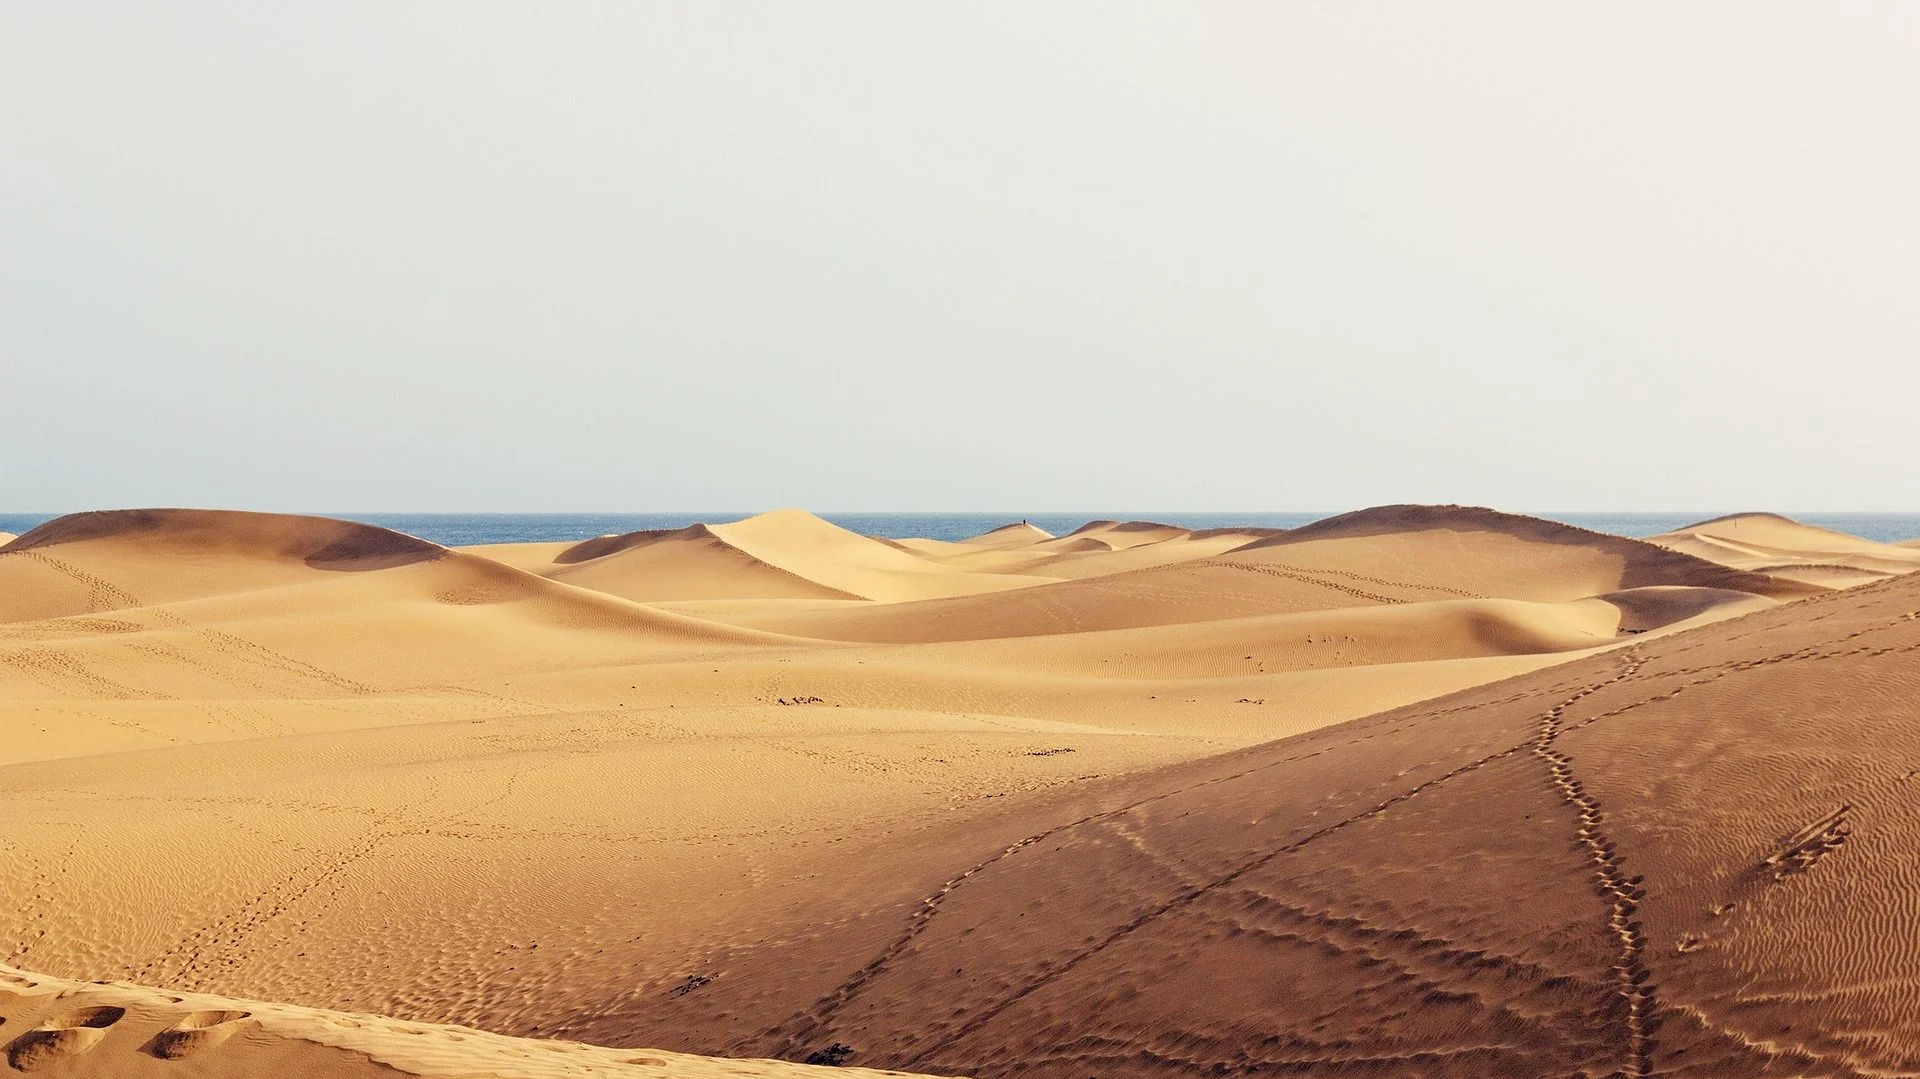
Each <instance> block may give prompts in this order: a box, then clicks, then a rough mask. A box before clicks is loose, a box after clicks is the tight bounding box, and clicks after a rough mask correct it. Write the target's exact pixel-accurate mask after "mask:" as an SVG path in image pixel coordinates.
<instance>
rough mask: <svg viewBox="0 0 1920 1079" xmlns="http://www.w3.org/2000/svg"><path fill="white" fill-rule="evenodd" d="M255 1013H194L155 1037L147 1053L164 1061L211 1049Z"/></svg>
mask: <svg viewBox="0 0 1920 1079" xmlns="http://www.w3.org/2000/svg"><path fill="white" fill-rule="evenodd" d="M252 1014H253V1013H252V1012H227V1011H202V1012H191V1013H189V1014H187V1015H185V1016H183V1017H181V1019H180V1021H179V1022H177V1023H175V1024H173V1025H172V1026H170V1027H168V1028H167V1029H165V1030H163V1031H161V1032H160V1033H158V1034H155V1035H154V1036H153V1041H151V1042H149V1043H147V1051H148V1052H149V1053H152V1054H153V1055H154V1056H157V1057H159V1058H160V1059H162V1060H179V1059H180V1058H182V1057H186V1056H192V1055H193V1054H195V1053H198V1052H200V1051H201V1050H203V1049H211V1048H213V1047H214V1046H216V1045H219V1044H220V1043H221V1042H223V1041H226V1040H227V1039H228V1038H231V1037H233V1036H234V1035H235V1034H237V1033H239V1031H240V1028H241V1026H243V1025H244V1024H245V1022H246V1019H247V1017H248V1016H250V1015H252Z"/></svg>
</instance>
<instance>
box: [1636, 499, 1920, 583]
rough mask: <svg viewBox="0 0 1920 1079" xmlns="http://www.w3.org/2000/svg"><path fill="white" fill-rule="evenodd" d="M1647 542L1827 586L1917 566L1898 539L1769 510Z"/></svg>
mask: <svg viewBox="0 0 1920 1079" xmlns="http://www.w3.org/2000/svg"><path fill="white" fill-rule="evenodd" d="M1651 542H1653V543H1657V544H1659V545H1661V546H1663V547H1667V548H1669V549H1672V550H1675V551H1684V552H1686V553H1687V554H1691V555H1695V556H1697V557H1700V558H1704V559H1707V560H1708V561H1711V562H1717V563H1719V564H1721V565H1723V566H1730V567H1733V568H1735V569H1741V570H1747V571H1751V572H1754V573H1764V574H1767V575H1769V576H1772V577H1778V578H1782V579H1785V580H1792V581H1801V582H1804V583H1807V584H1814V585H1820V586H1823V587H1827V588H1847V587H1851V586H1853V585H1857V584H1866V583H1868V582H1871V581H1877V580H1881V579H1884V578H1887V577H1894V576H1898V575H1900V574H1902V573H1912V572H1913V571H1915V570H1920V554H1916V553H1915V552H1914V551H1913V550H1911V549H1909V548H1906V547H1902V546H1900V545H1899V544H1891V543H1875V542H1874V541H1872V540H1865V539H1861V538H1860V537H1858V536H1849V535H1846V534H1844V533H1841V532H1833V531H1829V530H1828V529H1824V528H1815V527H1813V526H1812V525H1804V524H1801V523H1800V522H1798V521H1795V520H1792V519H1790V518H1786V517H1782V516H1779V515H1778V514H1773V513H1741V514H1734V515H1732V516H1729V517H1716V518H1714V519H1713V520H1710V521H1701V522H1700V523H1698V524H1691V525H1688V526H1686V527H1685V528H1681V529H1676V530H1674V531H1672V532H1669V533H1666V534H1664V535H1660V536H1655V537H1653V539H1652V541H1651Z"/></svg>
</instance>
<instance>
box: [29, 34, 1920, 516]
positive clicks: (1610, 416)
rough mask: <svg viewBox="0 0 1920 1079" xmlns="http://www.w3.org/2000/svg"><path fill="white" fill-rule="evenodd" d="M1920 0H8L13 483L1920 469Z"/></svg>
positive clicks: (905, 485) (996, 480) (1885, 481)
mask: <svg viewBox="0 0 1920 1079" xmlns="http://www.w3.org/2000/svg"><path fill="white" fill-rule="evenodd" d="M1916 101H1920V6H1914V5H1902V4H1892V3H1886V4H1844V3H1831V4H1792V5H1787V4H1765V3H1745V2H1743V3H1724V4H1708V3H1695V4H1686V5H1673V4H1624V5H1619V4H1616V5H1594V4H1571V3H1561V4H1541V3H1532V2H1528V3H1519V2H1516V3H1511V4H1467V3H1461V4H1397V5H1388V4H1346V3H1326V4H1311V5H1308V4H1276V3H1250V4H1204V3H1165V4H1157V5H1143V4H1135V5H1121V4H1113V3H1085V4H1067V3H1031V2H1021V3H1004V4H954V5H943V6H939V7H936V6H934V5H910V4H898V3H863V4H847V3H831V4H827V3H790V2H781V3H766V4H728V3H709V2H700V3H683V4H671V5H669V4H634V3H617V4H604V5H596V4H581V3H572V4H543V5H532V4H519V5H499V4H482V3H466V2H462V3H444V4H427V3H414V4H401V3H391V2H383V3H366V4H324V5H323V4H259V3H245V4H240V3H236V4H231V5H216V4H208V3H182V4H174V5H157V4H85V3H81V4H66V3H61V4H27V3H12V4H7V5H6V6H5V7H4V8H0V461H3V462H4V467H3V468H0V509H9V510H41V509H44V510H70V509H82V508H93V507H105V506H119V505H152V504H185V505H209V506H231V507H242V508H256V509H283V510H316V509H324V510H342V509H361V510H383V509H384V510H455V509H486V510H558V509H605V510H634V511H641V510H668V509H679V508H693V507H715V506H725V507H734V508H740V509H747V508H753V507H763V506H774V505H795V504H797V505H806V506H810V507H813V508H816V509H821V510H964V509H976V508H978V509H986V508H993V509H1001V508H1007V507H1034V508H1041V507H1063V508H1064V507H1082V506H1101V507H1116V508H1120V507H1139V508H1143V509H1147V508H1180V509H1191V510H1231V509H1256V508H1257V509H1287V508H1313V509H1333V508H1344V507H1350V506H1359V505H1366V504H1372V503H1380V502H1393V501H1458V502H1475V503H1487V504H1493V505H1499V506H1504V507H1508V508H1516V509H1525V508H1545V507H1554V508H1562V509H1581V508H1591V509H1600V508H1639V509H1667V508H1674V509H1690V508H1698V507H1716V508H1719V507H1754V508H1764V507H1782V508H1790V509H1863V510H1876V509H1877V510H1915V509H1920V451H1917V450H1916V445H1915V437H1914V431H1915V428H1916V415H1915V413H1916V404H1917V403H1920V347H1917V346H1920V303H1916V301H1915V292H1916V286H1920V213H1916V210H1915V192H1917V191H1920V148H1917V145H1916V140H1915V139H1914V138H1913V136H1912V131H1911V128H1912V123H1913V117H1912V110H1913V106H1914V103H1915V102H1916Z"/></svg>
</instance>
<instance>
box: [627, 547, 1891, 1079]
mask: <svg viewBox="0 0 1920 1079" xmlns="http://www.w3.org/2000/svg"><path fill="white" fill-rule="evenodd" d="M1917 657H1920V578H1908V579H1906V580H1901V581H1895V582H1890V583H1888V584H1885V585H1876V586H1871V587H1869V588H1865V589H1860V590H1856V591H1853V592H1846V593H1837V594H1834V595H1831V596H1827V597H1822V598H1819V599H1814V600H1809V601H1806V602H1804V603H1802V604H1795V605H1791V606H1786V607H1779V608H1775V609H1773V610H1768V611H1763V612H1760V613H1757V614H1753V615H1750V616H1748V617H1745V618H1742V619H1739V620H1736V621H1732V622H1727V623H1722V624H1719V625H1715V626H1711V627H1708V628H1706V629H1702V630H1698V631H1696V632H1693V633H1689V634H1682V635H1678V636H1673V637H1668V638H1664V639H1661V640H1657V641H1650V642H1646V643H1644V644H1639V645H1635V646H1632V647H1629V648H1627V649H1623V650H1619V651H1615V652H1613V653H1610V654H1608V655H1605V656H1598V657H1594V658H1592V659H1587V660H1583V661H1580V662H1577V663H1573V664H1569V665H1566V666H1563V667H1559V668H1555V669H1552V670H1549V671H1543V672H1540V673H1538V674H1534V675H1529V676H1524V677H1522V678H1518V679H1514V680H1511V681H1508V682H1504V683H1500V684H1497V685H1494V686H1489V687H1486V688H1484V689H1478V690H1473V691H1469V692H1467V693H1463V694H1459V695H1456V696H1454V697H1451V698H1446V699H1443V700H1440V701H1435V702H1432V703H1430V704H1422V705H1416V706H1411V707H1407V708H1403V709H1399V710H1395V711H1390V712H1386V713H1383V714H1380V715H1378V716H1374V717H1371V718H1368V719H1365V720H1360V721H1356V722H1353V723H1348V724H1344V725H1340V726H1337V727H1331V728H1327V729H1325V730H1322V731H1319V732H1315V733H1312V734H1308V735H1304V736H1301V737H1297V738H1292V739H1287V740H1284V741H1281V742H1276V743H1272V744H1269V745H1264V746H1260V747H1257V748H1254V749H1249V750H1245V751H1242V752H1239V753H1235V754H1231V755H1228V756H1225V757H1221V758H1216V759H1213V760H1209V761H1205V762H1200V763H1196V764H1190V765H1182V766H1177V767H1173V768H1170V769H1166V770H1164V771H1160V772H1156V773H1153V774H1152V775H1149V776H1143V777H1139V778H1135V779H1129V780H1123V781H1116V782H1115V783H1113V784H1111V785H1110V786H1108V787H1106V788H1104V789H1102V790H1101V791H1099V793H1098V794H1097V795H1094V794H1088V793H1087V792H1082V793H1081V796H1080V797H1076V798H1072V799H1066V800H1063V801H1062V803H1061V804H1059V805H1057V806H1046V807H1036V808H1035V809H1034V810H1033V811H1031V812H1030V813H1028V814H1026V815H1025V816H1023V817H1021V818H1020V819H1019V820H1018V821H1006V822H1001V823H999V824H998V826H997V828H996V830H995V831H994V832H993V833H992V834H990V835H982V836H981V837H980V841H979V843H978V844H976V845H975V847H974V849H973V851H972V852H971V854H967V855H960V856H958V857H955V858H953V859H952V860H951V861H949V862H947V863H946V864H945V865H944V866H943V867H941V868H939V869H933V867H930V866H927V865H926V864H924V863H923V862H921V861H919V860H917V859H914V858H912V857H910V856H907V855H899V856H896V857H894V858H892V859H891V860H884V861H883V862H882V863H881V864H877V865H872V866H868V867H866V868H865V871H864V873H863V874H862V876H861V877H860V878H859V879H860V880H862V881H867V880H873V879H885V878H886V877H888V876H889V875H891V874H894V873H897V874H898V875H899V876H900V877H901V878H902V879H913V878H919V879H921V880H926V879H928V878H929V877H932V878H938V879H941V880H944V881H945V883H944V884H941V885H940V886H939V887H936V888H933V889H931V890H929V891H926V892H923V893H921V894H918V895H916V896H906V895H902V896H901V899H900V900H899V901H898V905H897V906H896V907H895V908H894V913H893V918H892V925H893V930H892V935H891V936H889V935H888V932H886V931H884V930H877V929H876V927H873V926H870V925H866V924H854V925H849V926H845V927H841V928H822V929H815V930H812V931H810V932H808V933H807V934H804V935H803V936H801V937H799V938H797V939H795V940H793V941H790V942H787V943H782V944H779V945H770V946H768V947H766V948H764V949H762V950H760V951H758V952H754V953H748V954H742V955H736V956H735V957H733V958H732V959H731V960H730V962H729V963H728V966H727V976H726V977H725V978H723V979H720V980H718V981H716V982H715V984H714V986H713V988H712V989H711V990H710V991H706V992H703V994H701V995H700V996H698V997H694V998H689V999H687V1000H681V1001H674V1002H670V1003H668V1002H661V1003H659V1004H653V1003H652V1002H648V1005H646V1006H643V1007H641V1008H639V1009H636V1011H635V1013H634V1014H630V1015H626V1016H622V1017H619V1018H610V1019H609V1020H607V1024H608V1025H607V1026H605V1027H604V1028H600V1029H598V1030H596V1031H595V1032H596V1033H600V1034H605V1035H613V1034H614V1033H615V1032H616V1031H617V1030H618V1029H621V1028H622V1027H626V1028H629V1029H637V1030H649V1031H652V1030H667V1029H678V1030H684V1031H686V1032H687V1035H686V1036H687V1037H689V1038H690V1039H696V1040H697V1039H723V1040H724V1039H725V1038H726V1037H727V1034H726V1031H728V1030H731V1029H737V1027H738V1025H739V1024H740V1023H741V1021H742V1019H743V1018H746V1019H749V1020H753V1021H758V1022H759V1023H761V1024H762V1027H761V1029H760V1030H759V1031H758V1032H757V1033H755V1034H752V1035H750V1036H747V1037H740V1038H736V1039H735V1040H733V1041H731V1042H726V1043H725V1044H727V1045H728V1046H729V1048H730V1049H731V1050H733V1051H739V1052H754V1053H775V1054H787V1055H790V1054H792V1053H794V1052H798V1051H800V1050H801V1049H804V1048H806V1047H808V1046H813V1045H816V1044H824V1043H828V1042H834V1041H838V1042H844V1043H846V1044H850V1045H854V1046H859V1047H861V1049H862V1051H863V1053H869V1054H877V1055H878V1057H879V1058H880V1059H883V1060H885V1061H887V1062H888V1063H889V1064H891V1065H893V1066H899V1067H911V1068H922V1069H928V1070H935V1071H956V1072H967V1073H972V1074H980V1075H1014V1074H1019V1075H1059V1076H1069V1075H1087V1074H1102V1075H1105V1074H1128V1075H1175V1074H1194V1073H1206V1072H1212V1071H1216V1070H1219V1069H1226V1070H1229V1071H1231V1070H1239V1069H1251V1070H1255V1071H1260V1070H1280V1071H1284V1072H1286V1073H1287V1074H1307V1075H1352V1074H1393V1075H1411V1074H1418V1075H1446V1076H1455V1075H1457V1076H1484V1075H1516V1076H1518V1075H1559V1074H1590V1075H1601V1074H1619V1075H1650V1074H1660V1075H1701V1076H1707V1075H1716V1076H1733V1075H1742V1076H1744V1075H1776V1074H1777V1075H1802V1074H1823V1075H1825V1074H1836V1075H1846V1074H1872V1075H1883V1074H1905V1073H1908V1072H1910V1071H1912V1070H1914V1069H1915V1068H1920V1022H1916V1019H1915V1017H1916V1016H1920V948H1916V947H1914V946H1912V945H1913V938H1912V934H1911V933H1910V932H1909V931H1908V930H1910V929H1911V919H1910V917H1909V915H1908V913H1907V912H1908V911H1909V909H1910V906H1911V903H1910V901H1911V896H1912V882H1913V881H1914V880H1915V879H1916V874H1920V856H1917V855H1916V854H1915V853H1914V852H1915V851H1916V850H1920V801H1916V800H1915V799H1914V798H1913V797H1912V791H1911V790H1910V788H1911V787H1912V786H1913V784H1914V783H1915V782H1916V780H1915V778H1914V777H1915V774H1916V764H1917V763H1920V733H1917V732H1920V658H1917ZM930 870H931V872H930ZM896 894H897V893H896ZM801 972H804V973H801ZM776 984H781V985H782V988H777V989H776V988H774V986H775V985H776ZM709 1044H711V1042H709Z"/></svg>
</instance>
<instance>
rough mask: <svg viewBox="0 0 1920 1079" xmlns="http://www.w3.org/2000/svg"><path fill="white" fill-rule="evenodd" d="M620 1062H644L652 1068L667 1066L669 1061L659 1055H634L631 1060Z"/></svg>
mask: <svg viewBox="0 0 1920 1079" xmlns="http://www.w3.org/2000/svg"><path fill="white" fill-rule="evenodd" d="M620 1063H622V1064H642V1065H645V1066H647V1067H650V1068H664V1067H666V1066H667V1062H666V1061H664V1060H661V1059H660V1058H659V1057H633V1058H631V1059H629V1060H623V1061H621V1062H620Z"/></svg>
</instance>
